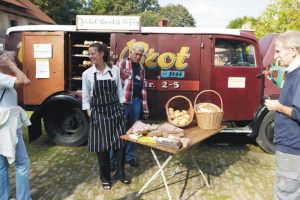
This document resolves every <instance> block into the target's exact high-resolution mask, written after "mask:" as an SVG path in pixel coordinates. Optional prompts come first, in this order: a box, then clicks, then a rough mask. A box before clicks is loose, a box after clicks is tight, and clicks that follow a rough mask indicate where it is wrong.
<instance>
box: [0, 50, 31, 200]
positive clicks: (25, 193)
mask: <svg viewBox="0 0 300 200" xmlns="http://www.w3.org/2000/svg"><path fill="white" fill-rule="evenodd" d="M10 74H14V76H11V75H10ZM28 84H30V80H29V79H28V77H27V76H26V75H25V74H24V73H23V72H22V71H21V70H20V69H19V68H18V67H17V66H16V64H15V62H14V61H13V57H12V56H10V55H9V54H1V53H0V98H1V101H0V112H1V109H8V108H12V107H16V106H17V104H18V102H17V101H18V100H17V92H16V90H15V89H14V88H16V87H22V86H26V85H28ZM2 131H3V130H2ZM16 132H17V138H18V141H17V145H16V155H15V170H16V199H22V200H30V199H31V197H30V187H29V158H28V155H27V152H26V148H25V144H24V141H23V134H22V128H18V129H17V130H16ZM0 133H1V128H0ZM2 134H4V133H2ZM8 170H9V164H8V160H7V158H6V157H5V156H3V155H0V200H7V199H9V195H10V184H9V175H8Z"/></svg>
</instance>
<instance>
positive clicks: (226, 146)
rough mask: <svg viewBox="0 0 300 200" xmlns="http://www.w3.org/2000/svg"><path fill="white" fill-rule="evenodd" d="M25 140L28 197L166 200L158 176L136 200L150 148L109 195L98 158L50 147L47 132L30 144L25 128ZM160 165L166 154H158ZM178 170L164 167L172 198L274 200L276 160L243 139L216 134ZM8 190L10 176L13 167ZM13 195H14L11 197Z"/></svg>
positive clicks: (148, 171) (140, 151) (148, 169)
mask: <svg viewBox="0 0 300 200" xmlns="http://www.w3.org/2000/svg"><path fill="white" fill-rule="evenodd" d="M24 140H25V143H26V146H27V151H28V154H29V157H30V160H31V171H30V183H31V193H32V198H33V199H34V200H35V199H38V200H43V199H45V200H48V199H51V200H52V199H53V200H55V199H57V200H60V199H66V200H68V199H76V200H81V199H82V200H94V199H95V200H97V199H99V200H100V199H101V200H102V199H104V200H106V199H107V200H111V199H119V200H122V199H124V200H125V199H147V200H152V199H153V200H159V199H167V195H166V190H165V188H164V185H163V181H162V179H161V177H160V176H159V177H157V178H156V179H155V181H153V182H152V183H151V184H150V186H149V187H148V188H147V189H146V190H145V191H144V193H143V194H142V196H141V197H135V195H136V193H137V192H138V191H139V190H140V188H141V187H142V185H143V184H144V183H145V182H146V181H147V180H148V179H149V177H150V176H151V175H152V174H153V173H155V171H156V170H157V165H156V163H155V161H154V159H153V157H152V154H151V152H150V151H149V149H148V148H146V147H143V146H138V148H137V157H138V160H139V162H140V167H138V168H131V167H128V166H126V171H127V174H128V175H129V176H130V177H131V178H132V184H130V185H129V186H128V185H124V184H122V183H120V182H114V183H113V184H114V185H113V187H112V189H111V190H109V191H105V190H103V189H102V187H101V183H100V181H99V178H98V177H99V172H98V164H97V158H96V155H95V154H94V153H90V152H88V151H87V148H86V147H85V146H81V147H63V146H57V145H55V144H53V143H51V142H50V141H49V140H48V138H47V136H46V134H45V133H43V135H42V137H41V138H39V139H38V140H36V141H34V142H32V143H30V144H28V140H27V130H26V129H24ZM157 154H158V157H159V160H160V161H163V160H165V159H166V158H167V157H168V154H165V153H162V152H159V151H157ZM192 155H194V156H195V157H196V160H197V161H198V164H199V166H200V168H201V169H202V171H203V172H204V174H205V175H206V176H207V177H208V179H209V182H210V185H211V187H210V188H207V187H205V182H204V180H203V178H202V177H201V176H200V175H199V173H198V171H197V170H196V168H195V166H194V165H193V162H192V161H191V156H192ZM176 158H177V159H179V160H181V162H180V163H181V166H180V168H179V171H178V172H177V174H176V175H175V176H172V172H173V171H174V170H175V169H176V168H177V167H178V164H179V163H173V164H172V165H171V166H168V167H167V168H166V169H165V173H166V177H167V182H168V184H169V188H170V191H171V194H172V197H173V198H174V199H179V198H181V199H200V198H201V199H207V200H227V199H230V200H232V199H233V200H235V199H246V200H247V199H249V200H250V199H251V200H252V199H258V200H259V199H272V198H273V197H272V187H273V177H274V175H273V174H274V156H273V155H269V154H266V153H264V152H263V151H262V150H260V148H259V147H257V146H256V145H255V143H254V142H253V141H252V140H249V139H248V138H246V137H245V136H241V135H228V134H225V135H223V134H222V135H219V136H216V137H213V138H212V139H209V140H208V141H207V142H204V143H201V144H200V145H199V146H197V147H196V148H195V149H194V150H192V151H190V152H189V154H183V155H179V156H176ZM10 176H11V182H12V189H13V190H12V191H14V174H13V169H11V173H10ZM12 195H13V196H14V194H12Z"/></svg>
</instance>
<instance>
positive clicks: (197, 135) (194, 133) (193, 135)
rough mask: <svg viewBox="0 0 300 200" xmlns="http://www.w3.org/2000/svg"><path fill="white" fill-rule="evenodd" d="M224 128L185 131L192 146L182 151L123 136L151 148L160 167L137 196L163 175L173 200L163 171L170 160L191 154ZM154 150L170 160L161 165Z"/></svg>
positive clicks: (191, 128)
mask: <svg viewBox="0 0 300 200" xmlns="http://www.w3.org/2000/svg"><path fill="white" fill-rule="evenodd" d="M224 128H226V126H221V127H220V128H219V129H215V130H204V129H201V128H199V127H197V126H193V127H190V128H187V129H184V137H186V138H189V139H190V141H191V145H189V146H188V147H184V148H181V149H175V148H170V147H165V146H162V145H160V144H159V143H148V142H142V141H139V140H134V139H131V138H130V137H129V136H128V135H122V136H121V138H122V139H124V140H127V141H131V142H135V143H137V144H141V145H144V146H147V147H149V148H150V151H151V153H152V155H153V158H154V159H155V161H156V164H157V166H158V170H157V172H156V173H155V174H154V175H153V176H152V177H151V178H150V179H149V180H148V181H147V182H146V183H145V185H144V186H143V187H142V188H141V189H140V191H139V192H138V194H137V196H140V195H141V193H142V192H143V191H144V190H145V189H146V187H147V186H148V185H149V184H150V183H151V182H152V181H153V180H154V179H155V178H156V177H157V176H158V175H159V174H161V176H162V179H163V182H164V185H165V188H166V191H167V195H168V199H169V200H172V197H171V193H170V191H169V187H168V183H167V180H166V177H165V174H164V171H163V169H164V168H165V167H166V166H167V165H168V163H169V162H170V160H171V159H172V158H173V156H174V155H175V154H179V153H183V152H185V153H189V152H190V150H191V149H192V147H195V145H197V144H199V143H200V142H202V141H204V140H205V139H207V138H209V137H211V136H213V135H215V134H217V133H218V132H220V131H221V130H223V129H224ZM154 149H158V150H161V151H163V152H166V153H169V154H170V155H169V156H168V158H167V159H166V160H165V161H164V162H163V164H161V163H160V162H159V160H158V158H157V155H156V153H155V151H154ZM190 156H191V158H192V161H193V162H194V165H195V166H196V167H197V169H198V171H199V173H200V174H201V176H202V177H203V179H204V181H205V184H206V186H207V187H209V183H208V181H207V179H206V177H205V176H204V174H203V172H202V170H201V169H200V167H199V166H198V164H197V162H196V160H195V158H194V155H190Z"/></svg>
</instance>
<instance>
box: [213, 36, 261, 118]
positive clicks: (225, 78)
mask: <svg viewBox="0 0 300 200" xmlns="http://www.w3.org/2000/svg"><path fill="white" fill-rule="evenodd" d="M211 41H212V42H213V44H212V47H213V49H212V56H211V58H212V59H211V62H212V65H211V66H212V68H211V81H210V88H211V89H213V90H216V91H217V92H218V93H219V94H220V95H221V97H222V98H223V105H224V107H223V108H224V120H251V119H253V115H254V113H255V111H256V110H257V108H258V107H259V105H260V101H261V95H262V93H261V89H262V79H259V78H257V77H256V76H257V75H258V74H261V72H262V67H261V63H260V58H259V54H258V53H259V52H258V43H257V42H255V41H254V40H250V39H244V38H239V37H228V36H227V37H225V36H223V37H222V36H217V37H213V38H211Z"/></svg>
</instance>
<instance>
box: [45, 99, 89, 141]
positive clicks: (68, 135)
mask: <svg viewBox="0 0 300 200" xmlns="http://www.w3.org/2000/svg"><path fill="white" fill-rule="evenodd" d="M44 125H45V129H46V132H47V135H48V137H49V138H51V139H52V140H53V142H54V143H55V144H58V145H65V146H79V145H82V144H83V143H85V142H86V141H87V138H88V130H89V124H88V120H87V116H86V115H85V114H84V113H83V112H82V110H81V109H80V108H78V107H75V106H72V105H67V104H55V106H53V105H52V106H51V107H50V108H49V107H48V108H47V110H46V111H45V115H44Z"/></svg>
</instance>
